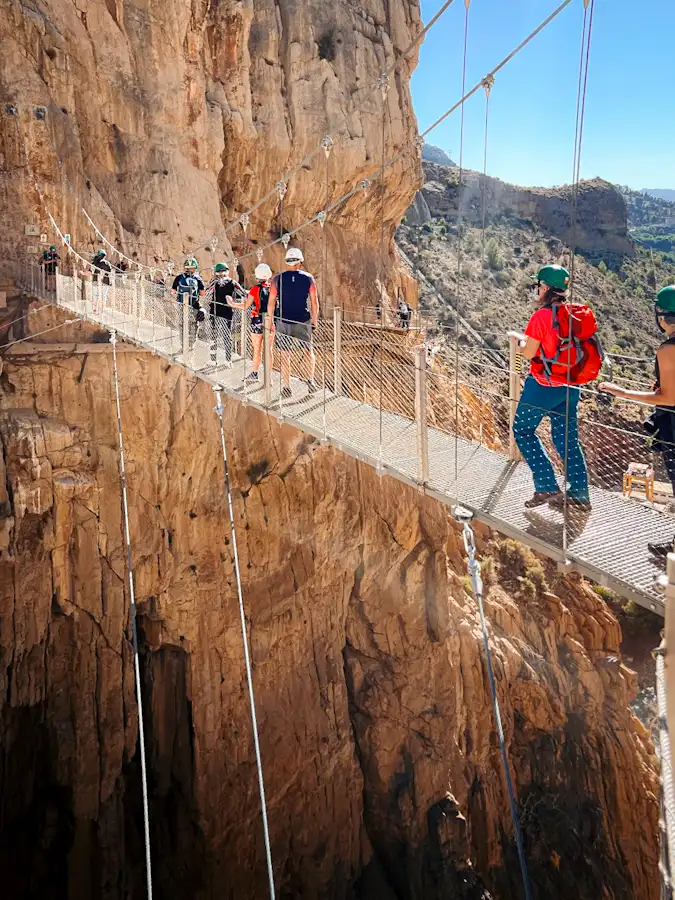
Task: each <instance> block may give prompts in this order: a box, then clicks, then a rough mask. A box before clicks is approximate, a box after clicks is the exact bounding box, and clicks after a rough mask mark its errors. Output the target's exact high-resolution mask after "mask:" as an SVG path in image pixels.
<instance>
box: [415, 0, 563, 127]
mask: <svg viewBox="0 0 675 900" xmlns="http://www.w3.org/2000/svg"><path fill="white" fill-rule="evenodd" d="M572 2H573V0H564V2H563V3H561V4H560V6H559V7H558V8H557V9H554V10H553V12H552V13H551V15H550V16H547V18H546V19H544V21H543V22H542V23H541V25H538V26H537V27H536V28H535V29H534V31H531V32H530V34H528V36H527V37H526V38H525V39H524V40H523V41H521V42H520V44H518V46H517V47H516V48H515V49H513V50H512V51H511V52H510V53H509V55H508V56H505V57H504V59H503V60H502V61H501V62H500V63H499V64H498V65H496V66H495V67H494V69H491V70H490V71H489V72H488V74H487V75H486V76H485V78H481V80H480V81H479V82H477V83H476V84H475V85H474V86H473V87H472V88H471V90H470V91H469V92H468V94H465V95H464V96H463V97H462V98H461V99H460V100H458V101H457V103H455V105H454V106H451V107H450V109H448V110H447V111H446V112H444V113H443V115H442V116H440V117H439V118H438V119H436V121H435V122H432V124H431V125H429V127H428V128H427V129H426V130H425V131H423V132H422V134H421V137H426V136H427V135H428V134H429V133H430V132H432V131H433V130H434V129H435V128H438V126H439V125H440V124H441V122H445V120H446V119H447V118H448V116H450V115H452V113H453V112H455V110H456V109H458V108H459V107H460V106H461V105H462V103H464V102H465V101H466V100H468V99H469V97H473V95H474V94H475V93H476V91H479V90H480V89H481V87H482V86H483V83H484V82H485V79H486V78H489V77H490V76H492V77H493V78H494V76H495V75H496V74H497V72H499V71H500V69H503V68H504V66H505V65H506V64H507V63H509V62H511V60H512V59H513V57H514V56H516V55H517V54H518V53H520V51H521V50H522V49H523V48H524V47H527V45H528V44H529V43H530V41H532V40H534V38H536V36H537V35H538V34H539V33H540V32H542V31H543V30H544V28H546V26H547V25H549V24H550V23H551V22H552V21H553V20H554V19H555V18H556V17H557V16H559V15H560V13H561V12H562V11H563V10H564V9H565V7H567V6H569V5H570V3H572Z"/></svg>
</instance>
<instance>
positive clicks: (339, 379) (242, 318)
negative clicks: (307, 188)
mask: <svg viewBox="0 0 675 900" xmlns="http://www.w3.org/2000/svg"><path fill="white" fill-rule="evenodd" d="M22 280H23V284H24V287H25V288H26V290H28V291H29V292H31V293H32V294H34V295H37V296H39V297H41V298H42V299H44V300H47V301H49V302H51V303H54V304H56V305H57V306H60V307H63V308H64V309H67V310H69V311H71V312H73V313H75V314H77V315H78V316H81V317H83V318H85V319H88V320H90V321H92V322H95V323H97V324H98V325H99V326H103V327H106V328H110V329H114V330H116V331H119V332H120V334H122V335H124V336H126V337H128V338H129V339H131V340H132V341H135V342H136V343H138V344H140V345H142V346H144V347H147V348H148V349H150V350H152V351H153V352H154V353H158V354H161V355H162V356H165V357H167V358H169V359H171V360H172V361H174V362H176V363H178V364H179V365H182V366H184V367H185V368H187V369H188V370H190V371H192V372H194V373H195V374H197V375H199V376H200V377H202V378H204V379H206V380H208V381H211V382H212V383H214V384H218V385H219V386H221V387H222V389H223V390H226V391H228V392H229V393H231V394H233V395H234V396H236V397H238V398H239V399H241V400H243V401H245V402H251V403H253V404H256V405H258V406H259V407H261V408H263V409H265V410H267V411H269V412H271V413H272V414H273V415H276V416H278V417H280V418H282V419H284V420H288V421H294V422H295V423H296V424H297V425H298V426H299V427H300V428H303V429H305V430H306V431H309V432H310V433H312V434H314V435H315V436H317V437H319V438H321V439H322V440H326V441H330V442H332V443H334V444H336V445H337V446H339V447H341V448H342V449H345V450H347V451H348V452H350V453H352V454H353V455H356V456H357V457H359V458H361V459H364V460H365V461H367V462H369V463H370V464H372V465H374V466H375V467H376V468H377V469H378V470H379V471H384V472H387V473H389V474H393V475H395V476H397V477H400V478H401V479H403V480H405V481H407V482H409V483H411V484H414V485H416V486H417V487H420V488H421V489H423V490H425V491H427V492H429V493H432V494H434V495H436V496H438V497H439V498H440V499H442V500H444V501H446V502H450V501H451V502H461V503H463V504H465V505H468V506H470V507H471V508H472V509H474V510H475V511H476V512H477V514H478V515H482V516H483V518H484V520H485V521H488V522H489V523H490V524H493V525H495V527H497V528H499V529H500V530H502V531H504V532H505V533H507V534H511V535H512V536H516V537H519V538H520V539H521V540H526V541H528V542H529V543H530V544H531V545H532V546H535V547H536V548H538V549H541V550H543V551H544V552H547V553H549V555H551V556H553V557H554V558H556V559H558V560H559V561H564V562H571V563H572V564H574V565H575V566H576V567H577V568H579V569H580V570H581V571H584V572H586V573H588V574H590V575H591V576H592V577H596V578H598V579H599V580H602V579H603V578H604V579H605V580H606V579H609V584H610V585H611V586H612V587H614V588H615V589H616V590H617V591H618V592H620V593H623V594H624V595H625V596H630V597H631V598H632V599H637V600H638V602H641V603H643V605H647V606H649V607H650V608H655V609H657V610H658V611H661V609H662V603H661V599H660V594H659V592H658V590H657V588H656V587H655V585H654V580H655V577H657V576H658V575H659V573H660V571H661V565H660V563H661V561H660V559H657V558H654V554H652V553H650V550H649V547H648V545H649V544H650V543H651V544H659V545H660V544H666V543H667V542H669V541H671V540H672V537H673V533H674V532H675V518H673V516H672V515H671V512H672V509H673V505H674V501H673V491H672V487H671V481H672V480H675V446H666V445H663V444H661V445H659V446H655V443H654V440H653V439H651V438H650V437H649V436H648V435H647V433H646V432H645V431H644V430H643V429H642V427H641V418H643V417H644V409H643V408H641V407H637V406H635V405H633V406H632V407H631V406H629V405H628V404H620V405H617V404H614V405H612V403H611V402H610V403H609V404H608V402H607V398H606V396H605V395H602V394H599V393H598V391H597V390H595V389H593V388H591V389H588V390H583V391H582V392H580V393H579V394H577V396H580V397H581V399H580V401H579V402H578V403H577V402H575V404H574V409H573V411H572V410H571V408H568V407H567V406H564V407H563V408H556V409H545V408H542V407H541V406H540V405H538V403H537V402H530V401H529V400H528V394H527V391H526V395H525V396H521V388H522V384H523V381H524V378H525V376H526V374H527V370H526V364H525V361H524V360H522V359H520V357H519V355H518V347H517V342H516V341H515V339H512V340H511V343H510V348H511V349H510V355H509V356H507V357H505V356H504V355H503V354H496V353H495V352H494V350H492V348H489V347H482V346H476V345H475V343H474V344H465V343H462V340H463V338H465V337H466V336H462V335H457V334H455V335H453V337H452V340H450V339H446V337H447V336H443V335H442V334H441V335H440V336H439V333H438V332H436V333H434V335H433V338H431V339H430V338H429V335H428V334H427V333H426V332H424V331H414V330H412V331H411V332H410V333H409V332H408V329H399V328H392V327H390V326H388V325H387V324H386V323H385V322H383V321H382V320H381V321H380V323H379V324H378V323H372V322H367V321H358V317H357V320H356V321H354V320H353V319H354V315H353V314H345V313H344V312H343V311H342V310H340V309H337V308H336V309H334V310H333V312H332V315H331V316H329V317H327V318H320V319H319V321H318V322H317V324H316V326H315V327H312V325H311V323H308V322H307V323H289V322H285V321H283V320H282V321H278V320H275V321H274V322H271V321H269V319H267V321H265V322H263V321H261V320H260V319H252V318H251V314H250V310H242V309H240V308H237V309H229V310H228V311H227V314H226V316H213V315H211V307H210V305H209V304H208V301H207V300H206V298H192V299H190V298H187V297H186V298H180V297H178V296H176V295H174V294H173V293H172V292H171V291H170V290H169V289H168V288H167V287H166V286H165V285H163V284H158V283H155V282H153V281H149V280H147V279H143V278H138V277H129V276H125V275H119V274H111V275H109V276H106V277H101V280H100V281H99V280H97V279H93V278H92V276H91V275H90V274H85V273H79V272H76V271H73V272H72V274H68V275H66V274H62V273H57V274H56V276H55V277H54V279H53V284H48V283H47V278H46V276H45V274H44V273H43V272H41V271H40V270H36V269H31V270H29V271H27V272H26V273H24V276H23V279H22ZM182 299H185V301H186V302H181V300H182ZM365 318H367V317H364V319H365ZM624 362H625V363H628V362H637V363H638V364H639V365H640V366H642V367H643V376H644V377H645V378H646V377H647V376H648V370H647V361H646V360H637V361H636V360H634V359H632V360H625V361H622V360H621V358H620V357H617V358H616V359H615V361H614V363H613V365H614V366H615V369H614V376H615V378H620V377H621V376H622V375H625V376H626V378H627V379H633V378H634V377H635V376H636V374H637V370H636V369H635V368H632V369H628V368H623V369H621V368H620V365H623V363H624ZM570 393H571V392H570ZM516 413H517V415H516ZM571 413H573V414H571ZM514 419H515V428H514ZM543 419H546V420H547V422H548V424H546V425H541V427H540V423H541V422H542V420H543ZM577 433H578V439H579V440H578V443H577V440H576V437H577ZM521 452H522V453H523V454H524V455H525V457H526V461H527V462H528V463H529V468H528V466H526V465H524V464H523V462H521ZM547 459H548V460H550V463H548V462H546V460H547ZM538 467H539V469H538ZM670 472H672V473H673V479H671V477H670V474H669V473H670ZM534 489H537V490H539V491H544V492H545V489H549V493H552V492H553V491H554V490H555V491H558V492H559V496H557V497H555V498H553V500H555V503H553V501H551V503H546V504H541V505H535V506H534V507H530V506H528V505H527V503H526V501H528V500H529V499H530V498H531V497H532V495H533V491H534ZM586 498H587V499H589V500H590V505H587V504H585V503H584V502H579V501H584V500H585V499H586Z"/></svg>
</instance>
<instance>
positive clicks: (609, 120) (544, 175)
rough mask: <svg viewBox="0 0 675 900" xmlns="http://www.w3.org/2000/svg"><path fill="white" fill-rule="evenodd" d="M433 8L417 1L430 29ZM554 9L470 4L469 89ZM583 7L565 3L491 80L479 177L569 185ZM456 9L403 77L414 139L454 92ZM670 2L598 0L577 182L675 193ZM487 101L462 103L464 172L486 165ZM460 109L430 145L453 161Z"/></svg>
mask: <svg viewBox="0 0 675 900" xmlns="http://www.w3.org/2000/svg"><path fill="white" fill-rule="evenodd" d="M441 5H442V0H422V16H423V19H424V21H428V20H429V19H430V18H431V17H432V16H433V15H434V13H435V12H436V10H437V9H438V8H439V7H440V6H441ZM557 5H558V3H557V2H556V0H472V2H471V7H470V11H469V44H468V57H467V86H468V87H472V86H473V85H474V84H475V83H476V82H477V81H478V80H479V79H480V78H482V76H483V75H484V74H485V73H486V72H488V71H489V70H490V69H492V68H493V67H494V66H495V65H496V64H497V63H498V62H499V61H500V60H501V59H502V58H503V57H504V56H506V55H507V53H509V52H510V51H511V50H512V49H513V48H514V47H515V46H516V45H517V44H518V43H519V42H520V41H521V40H522V39H523V38H524V37H525V36H526V35H527V34H528V33H529V32H530V31H532V30H533V28H535V27H536V26H537V25H538V24H539V23H540V22H541V21H543V19H545V18H546V16H547V15H548V14H549V13H550V12H552V11H553V9H555V7H556V6H557ZM582 20H583V3H582V0H574V2H573V3H571V4H570V6H569V7H567V9H565V10H563V12H562V13H561V14H560V15H559V16H558V18H557V19H555V20H554V21H553V22H552V23H551V24H550V25H549V26H548V28H547V29H546V30H545V31H544V32H542V33H541V34H540V35H539V36H538V37H537V38H535V39H534V40H533V41H532V42H531V43H530V44H529V45H528V46H527V47H526V48H525V49H524V50H522V51H521V52H520V54H519V55H518V56H516V57H515V58H514V59H513V60H512V61H511V62H510V63H509V64H508V65H507V66H506V67H505V68H504V69H503V70H502V71H501V73H500V74H499V75H498V76H497V80H496V83H495V87H494V89H493V92H492V96H491V99H490V126H489V146H488V173H489V174H491V175H495V176H497V177H498V178H503V179H504V180H505V181H511V182H514V183H516V184H525V185H553V184H563V183H566V182H569V181H571V180H572V165H573V153H574V119H575V111H576V92H577V76H578V70H579V52H580V41H581V26H582ZM463 29H464V3H463V0H455V2H454V4H453V5H452V6H451V7H450V8H449V9H448V10H447V12H446V13H445V14H444V15H443V16H442V18H441V19H440V20H439V22H438V23H437V24H436V25H435V26H434V27H433V28H432V29H431V31H430V33H429V35H428V36H427V38H426V39H425V41H424V43H423V45H422V48H421V52H420V60H419V65H418V68H417V70H416V72H415V73H414V75H413V79H412V91H413V99H414V103H415V111H416V113H417V117H418V122H419V127H420V130H421V131H422V130H424V129H425V128H426V127H427V126H428V125H430V124H431V123H432V122H433V121H434V120H435V119H436V118H437V117H438V116H439V115H440V114H441V113H442V112H444V111H445V110H446V109H447V108H448V107H449V106H451V105H452V104H453V103H454V102H455V101H456V100H457V99H459V97H460V95H461V63H462V48H463ZM674 50H675V0H596V3H595V17H594V24H593V40H592V47H591V65H590V73H589V84H588V97H587V104H586V122H585V128H584V143H583V153H582V166H581V174H582V177H586V178H592V177H594V176H596V175H599V176H601V177H603V178H606V179H608V180H609V181H612V182H615V183H620V184H628V185H630V186H631V187H633V188H637V189H640V188H644V187H650V188H675V75H674V71H675V70H674V68H673V65H674ZM484 116H485V95H484V93H483V92H482V91H480V92H479V93H478V94H476V95H474V97H472V98H471V100H469V101H468V102H467V104H466V106H465V131H464V164H465V166H467V167H469V168H474V169H481V170H482V167H483V124H484ZM459 121H460V117H459V111H457V113H455V114H453V115H452V116H451V117H450V118H449V119H447V120H446V122H445V123H444V124H443V125H441V126H439V127H438V128H437V129H436V130H435V131H433V132H432V133H431V134H430V135H429V137H428V138H427V140H428V141H429V143H431V144H436V145H437V146H440V147H443V149H445V150H447V151H448V152H449V153H450V155H451V156H452V158H453V159H454V160H455V162H457V161H458V157H459V143H460V142H459Z"/></svg>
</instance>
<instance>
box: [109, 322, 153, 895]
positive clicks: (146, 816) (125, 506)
mask: <svg viewBox="0 0 675 900" xmlns="http://www.w3.org/2000/svg"><path fill="white" fill-rule="evenodd" d="M110 344H111V346H112V357H113V382H114V385H115V406H116V409H117V440H118V444H119V455H120V480H121V484H122V511H123V515H124V541H125V543H126V551H127V560H126V561H127V576H128V579H129V607H130V611H131V640H132V647H133V653H134V680H135V682H136V703H137V704H138V743H139V749H140V756H141V782H142V788H143V828H144V832H145V872H146V886H147V896H148V900H152V860H151V857H150V811H149V807H148V771H147V763H146V758H145V724H144V720H143V698H142V696H141V694H142V692H141V667H140V661H139V653H138V628H137V625H136V592H135V589H134V570H133V562H132V558H131V532H130V529H129V499H128V496H127V473H126V467H125V464H124V438H123V435H122V411H121V407H120V385H119V372H118V369H117V335H116V333H115V331H114V329H111V331H110Z"/></svg>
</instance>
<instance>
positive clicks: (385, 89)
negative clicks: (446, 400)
mask: <svg viewBox="0 0 675 900" xmlns="http://www.w3.org/2000/svg"><path fill="white" fill-rule="evenodd" d="M380 87H381V91H382V129H381V130H382V133H381V141H382V144H381V151H382V157H381V158H382V167H381V171H380V193H381V200H380V254H379V255H380V259H379V275H380V297H381V298H382V306H384V297H385V287H384V272H385V262H384V201H385V199H386V193H387V192H386V187H385V183H384V169H385V162H384V150H385V125H386V113H387V94H388V93H389V76H388V75H383V76H382V78H381V79H380ZM379 382H380V385H379V387H380V397H379V407H380V422H379V451H378V456H377V468H378V471H379V472H381V471H382V434H383V429H382V403H383V400H384V323H383V320H382V319H381V320H380V377H379Z"/></svg>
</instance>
